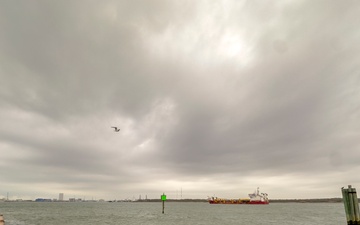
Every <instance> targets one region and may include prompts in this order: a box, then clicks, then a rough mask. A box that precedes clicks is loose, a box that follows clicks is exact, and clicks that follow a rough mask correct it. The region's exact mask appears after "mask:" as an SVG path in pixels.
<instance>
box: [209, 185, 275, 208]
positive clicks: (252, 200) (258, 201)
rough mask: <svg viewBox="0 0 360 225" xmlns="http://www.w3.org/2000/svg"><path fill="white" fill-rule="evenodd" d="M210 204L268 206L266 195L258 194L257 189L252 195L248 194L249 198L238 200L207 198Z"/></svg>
mask: <svg viewBox="0 0 360 225" xmlns="http://www.w3.org/2000/svg"><path fill="white" fill-rule="evenodd" d="M208 200H209V203H210V204H254V205H267V204H269V199H268V194H266V193H260V192H259V188H257V190H256V191H254V193H252V194H249V198H243V199H242V198H239V199H226V198H218V197H209V198H208Z"/></svg>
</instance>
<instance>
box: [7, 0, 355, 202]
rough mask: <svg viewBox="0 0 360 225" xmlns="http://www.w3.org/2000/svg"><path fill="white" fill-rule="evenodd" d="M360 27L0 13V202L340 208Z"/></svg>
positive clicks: (294, 16)
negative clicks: (145, 201)
mask: <svg viewBox="0 0 360 225" xmlns="http://www.w3.org/2000/svg"><path fill="white" fill-rule="evenodd" d="M359 13H360V7H359V4H358V3H357V2H356V1H346V2H331V3H330V2H328V1H317V2H312V1H296V2H291V1H279V2H276V4H274V3H273V2H272V3H264V2H257V1H230V0H228V1H227V0H224V1H219V2H216V3H214V2H211V1H197V2H196V3H195V2H193V1H181V2H179V1H162V0H157V1H151V3H150V2H145V1H102V2H97V1H75V2H48V1H37V2H21V3H20V4H19V3H14V2H11V1H5V2H2V3H0V33H1V35H0V62H1V63H0V79H1V81H2V85H1V86H0V107H1V111H0V121H1V126H0V153H1V154H2V161H1V162H0V170H1V171H2V173H1V176H0V181H1V183H2V193H0V196H1V195H2V196H5V195H6V192H10V193H11V195H12V196H14V198H15V197H22V198H36V197H44V196H45V197H48V196H50V197H57V194H58V193H59V192H64V193H65V196H66V195H68V197H73V196H79V197H85V198H91V197H96V198H107V199H113V198H117V199H120V198H132V197H133V196H136V197H138V195H139V194H141V195H143V196H145V195H147V196H148V197H149V198H157V197H158V196H159V193H160V194H161V193H162V192H167V193H168V195H169V197H170V198H177V197H179V191H180V190H182V192H183V197H185V198H206V196H207V195H213V194H214V193H216V195H218V196H223V197H241V196H243V195H246V193H248V192H249V193H250V192H251V191H252V190H253V189H254V188H256V187H258V186H259V187H261V188H262V189H263V191H265V192H268V193H269V196H270V198H312V197H336V196H340V188H341V187H342V186H345V185H347V184H352V185H353V186H355V187H356V186H357V185H360V180H359V179H358V178H356V177H357V176H356V175H357V174H358V173H359V171H360V166H359V164H358V160H357V159H358V157H360V151H359V150H360V145H359V141H358V139H359V134H360V133H359V127H360V117H359V116H360V114H359V98H360V91H359V88H358V87H359V86H360V77H359V69H360V68H359V63H358V62H359V61H360V54H359V52H360V51H359V50H360V47H359V46H360V43H359V40H360V32H359V29H357V24H356V21H357V19H358V17H359V16H358V15H359ZM115 125H116V126H119V127H120V128H121V131H120V132H119V133H115V132H113V130H112V129H111V128H110V127H111V126H115ZM244 197H245V196H244Z"/></svg>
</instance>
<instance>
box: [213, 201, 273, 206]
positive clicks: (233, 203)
mask: <svg viewBox="0 0 360 225" xmlns="http://www.w3.org/2000/svg"><path fill="white" fill-rule="evenodd" d="M209 203H210V204H228V205H240V204H248V205H268V204H269V202H268V201H266V202H262V201H252V202H250V201H248V202H235V201H233V202H231V201H230V202H216V201H211V200H210V201H209Z"/></svg>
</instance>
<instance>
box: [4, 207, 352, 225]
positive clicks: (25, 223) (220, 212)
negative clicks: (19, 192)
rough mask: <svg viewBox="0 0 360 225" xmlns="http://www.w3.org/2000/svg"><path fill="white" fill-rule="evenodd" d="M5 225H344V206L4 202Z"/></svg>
mask: <svg viewBox="0 0 360 225" xmlns="http://www.w3.org/2000/svg"><path fill="white" fill-rule="evenodd" d="M0 214H3V215H4V218H5V224H6V225H64V224H65V225H95V224H96V225H103V224H104V225H105V224H108V225H111V224H126V225H142V224H144V225H145V224H146V225H172V224H174V225H192V224H194V225H195V224H202V225H215V224H216V225H218V224H226V225H232V224H234V225H235V224H236V225H241V224H244V225H245V224H246V225H249V224H251V225H269V224H274V225H275V224H276V225H314V224H326V225H341V224H347V223H346V216H345V211H344V205H343V204H342V203H270V204H269V205H210V204H208V203H203V202H202V203H198V202H194V203H193V202H166V203H165V213H164V214H162V203H161V202H141V203H140V202H113V203H109V202H102V203H100V202H74V203H72V202H0Z"/></svg>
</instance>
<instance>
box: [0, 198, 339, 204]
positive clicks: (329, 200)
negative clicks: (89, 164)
mask: <svg viewBox="0 0 360 225" xmlns="http://www.w3.org/2000/svg"><path fill="white" fill-rule="evenodd" d="M1 202H39V201H33V200H5V201H0V203H1ZM42 202H58V203H61V202H63V203H73V201H42ZM76 202H105V203H118V202H131V203H136V202H138V203H141V202H161V200H160V199H137V200H134V201H130V200H113V201H104V200H102V201H94V200H85V201H84V200H82V201H76ZM166 202H203V203H207V202H208V200H207V199H167V200H166ZM269 202H270V203H342V202H343V200H342V198H319V199H269Z"/></svg>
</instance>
